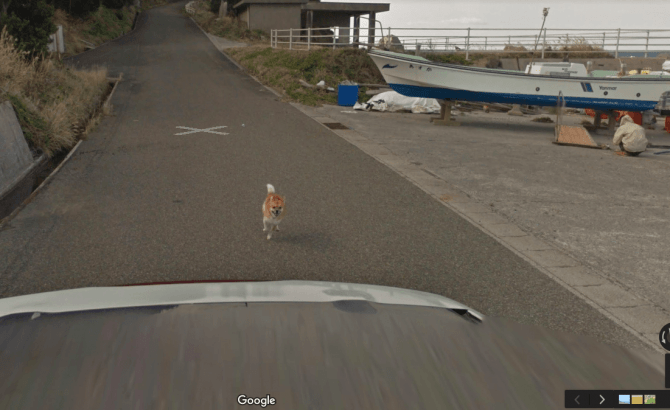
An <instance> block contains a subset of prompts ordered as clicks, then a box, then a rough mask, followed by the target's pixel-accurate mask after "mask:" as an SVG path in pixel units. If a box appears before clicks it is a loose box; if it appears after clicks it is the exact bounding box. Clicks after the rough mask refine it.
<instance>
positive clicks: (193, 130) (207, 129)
mask: <svg viewBox="0 0 670 410" xmlns="http://www.w3.org/2000/svg"><path fill="white" fill-rule="evenodd" d="M177 128H181V129H184V130H191V131H186V132H179V133H177V134H175V135H186V134H193V133H195V132H208V133H210V134H219V135H228V133H227V132H218V131H212V130H215V129H218V128H227V127H226V126H225V125H221V126H219V127H212V128H205V129H202V130H200V129H198V128H191V127H181V126H177Z"/></svg>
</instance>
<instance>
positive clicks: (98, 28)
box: [53, 6, 138, 57]
mask: <svg viewBox="0 0 670 410" xmlns="http://www.w3.org/2000/svg"><path fill="white" fill-rule="evenodd" d="M137 11H138V10H137V9H136V8H135V7H134V6H130V7H124V8H122V9H119V10H112V9H108V8H105V7H100V8H99V9H98V10H97V11H96V12H95V13H92V14H91V15H90V16H88V17H86V18H84V19H79V18H74V17H72V16H70V15H68V14H67V13H66V12H65V11H63V10H56V12H55V14H54V19H53V21H54V24H56V25H62V26H63V36H64V40H65V53H64V56H65V57H67V56H71V55H74V54H79V53H81V52H83V51H86V50H87V49H89V48H92V47H97V46H99V45H100V44H103V43H106V42H107V41H110V40H113V39H115V38H118V37H120V36H122V35H124V34H126V33H128V32H129V31H130V30H131V29H132V26H133V20H134V19H135V13H136V12H137Z"/></svg>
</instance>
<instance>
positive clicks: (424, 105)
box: [354, 91, 440, 114]
mask: <svg viewBox="0 0 670 410" xmlns="http://www.w3.org/2000/svg"><path fill="white" fill-rule="evenodd" d="M354 110H363V111H369V110H374V111H390V112H394V111H401V110H408V111H412V112H413V113H414V114H435V113H438V114H439V113H440V104H439V103H438V102H437V100H436V99H434V98H415V97H405V96H404V95H402V94H398V93H397V92H395V91H387V92H384V93H381V94H377V95H375V96H374V97H372V98H370V99H369V100H368V102H367V103H364V104H360V103H356V105H354Z"/></svg>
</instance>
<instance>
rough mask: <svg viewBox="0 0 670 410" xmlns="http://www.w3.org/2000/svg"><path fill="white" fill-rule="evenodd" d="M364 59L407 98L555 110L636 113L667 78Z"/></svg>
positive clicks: (376, 54)
mask: <svg viewBox="0 0 670 410" xmlns="http://www.w3.org/2000/svg"><path fill="white" fill-rule="evenodd" d="M369 55H370V57H371V58H372V60H373V61H374V62H375V64H376V65H377V67H378V68H379V71H381V73H382V75H383V76H384V79H385V80H386V82H387V83H388V85H389V86H390V87H391V88H392V89H393V90H395V91H396V92H398V93H400V94H402V95H405V96H408V97H421V98H435V99H438V100H459V101H478V102H498V103H508V104H522V105H537V106H556V103H557V97H558V95H559V93H561V92H562V94H563V97H564V99H565V106H566V107H573V108H591V109H594V110H601V111H610V110H624V111H635V112H642V111H647V110H652V109H653V108H654V106H655V105H656V104H657V103H658V102H659V100H660V98H661V95H662V94H663V93H664V92H666V91H670V75H663V74H658V75H649V74H642V75H626V76H618V75H612V74H616V72H600V73H596V72H591V73H587V70H586V68H585V67H584V65H583V64H574V63H565V64H567V65H565V64H564V66H561V65H560V63H553V64H554V65H555V66H557V68H556V67H554V68H551V65H550V63H549V64H548V63H536V65H537V66H539V67H541V66H542V64H547V67H549V68H550V69H549V70H546V69H545V70H542V69H540V70H536V67H535V66H533V67H529V68H530V69H529V68H527V69H526V71H525V72H524V71H514V70H502V69H491V68H480V67H468V66H462V65H455V64H447V63H439V62H434V61H430V60H428V59H426V58H423V57H420V56H413V55H408V54H401V53H396V52H392V51H386V50H381V49H377V48H373V49H372V50H370V51H369ZM579 66H581V67H579ZM538 72H539V73H538Z"/></svg>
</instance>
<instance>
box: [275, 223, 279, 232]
mask: <svg viewBox="0 0 670 410" xmlns="http://www.w3.org/2000/svg"><path fill="white" fill-rule="evenodd" d="M275 231H277V232H279V224H277V225H275Z"/></svg>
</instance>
